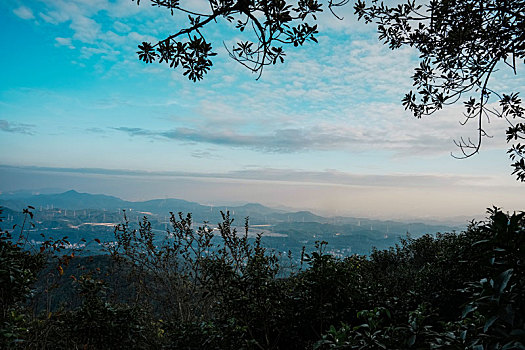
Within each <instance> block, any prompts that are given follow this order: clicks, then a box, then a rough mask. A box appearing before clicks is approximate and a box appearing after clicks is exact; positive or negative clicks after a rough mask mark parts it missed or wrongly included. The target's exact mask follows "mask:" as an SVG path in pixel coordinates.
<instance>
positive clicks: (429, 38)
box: [137, 0, 525, 182]
mask: <svg viewBox="0 0 525 350" xmlns="http://www.w3.org/2000/svg"><path fill="white" fill-rule="evenodd" d="M139 2H140V0H137V3H139ZM150 3H151V5H153V6H158V7H161V8H165V9H168V10H169V11H170V13H171V14H172V15H173V14H174V12H183V13H187V14H188V19H189V23H188V25H187V26H186V27H185V28H182V29H181V30H179V31H178V32H177V33H174V34H172V35H170V36H168V37H167V38H165V39H163V40H161V41H159V42H157V43H148V42H143V43H142V44H141V45H139V51H138V52H137V53H138V55H139V58H140V59H141V60H143V61H144V62H146V63H151V62H153V61H156V60H158V61H159V62H160V63H166V64H168V65H169V66H170V67H172V68H177V67H179V66H181V67H182V70H183V74H184V75H185V76H187V77H188V78H189V79H190V80H192V81H197V80H201V79H203V77H204V75H205V74H206V73H207V72H208V71H209V70H210V68H211V67H212V61H211V58H212V57H213V56H215V55H216V53H215V52H213V51H212V45H211V43H209V42H207V41H206V38H205V36H204V35H203V34H202V32H201V29H202V28H203V27H204V26H206V25H208V24H209V23H212V22H215V21H217V20H218V19H220V18H222V19H225V20H226V21H228V22H232V23H236V28H237V29H238V30H239V31H240V32H244V33H245V34H246V32H251V36H248V37H251V38H252V39H253V40H246V41H244V40H241V41H239V42H237V43H236V44H235V45H234V46H233V47H231V48H227V50H228V52H229V54H230V56H231V57H232V58H233V59H235V60H236V61H238V62H239V63H241V64H242V65H243V66H245V67H247V68H248V69H250V70H251V71H253V72H255V73H258V76H259V77H260V75H261V74H262V71H263V68H264V67H265V66H267V65H271V64H276V63H278V62H281V63H282V62H284V57H285V52H284V50H283V46H285V45H293V46H300V45H303V44H304V43H305V42H306V41H314V42H317V39H316V38H315V35H316V34H317V33H318V31H317V25H316V24H315V22H316V21H317V17H316V14H317V13H319V12H322V11H323V5H324V6H325V7H327V8H328V9H329V10H330V11H332V13H333V14H334V16H335V17H336V18H339V17H338V16H337V14H336V13H334V11H333V10H334V8H335V7H339V6H344V5H346V4H348V3H349V0H339V1H336V2H334V1H333V0H328V1H323V0H319V1H318V0H295V1H290V0H238V1H233V0H209V8H210V10H209V11H208V12H207V13H200V12H196V11H193V10H191V9H189V8H187V7H184V6H185V4H181V3H180V1H179V0H150ZM354 9H355V13H356V15H357V16H358V18H359V19H361V20H364V21H365V22H367V23H374V24H376V25H377V28H378V32H379V39H380V40H381V41H383V42H384V43H385V44H387V45H388V46H389V47H390V48H391V49H393V50H394V49H398V48H400V47H402V46H406V45H408V46H411V47H414V48H416V49H417V50H418V51H419V52H420V64H419V67H417V68H416V69H415V71H414V75H413V76H412V79H413V81H414V88H415V90H414V91H410V92H409V93H407V94H406V95H405V97H404V98H403V101H402V103H403V105H404V106H405V108H406V109H408V110H410V111H411V112H412V113H413V115H414V116H415V117H417V118H421V117H423V116H427V115H431V114H433V113H435V112H436V111H438V110H441V109H442V108H443V107H444V106H446V105H452V104H455V103H457V102H458V101H460V100H463V103H464V107H465V111H464V113H463V115H464V119H463V121H462V124H466V123H467V122H469V121H473V122H475V125H476V131H477V137H476V138H475V139H471V138H467V139H465V138H461V139H460V140H458V141H456V145H457V146H458V147H459V149H460V151H461V153H460V155H459V156H456V157H457V158H467V157H470V156H472V155H474V154H476V153H478V152H479V150H480V147H481V143H482V140H483V138H485V137H490V136H489V135H488V134H487V132H486V131H485V127H484V123H486V122H488V121H489V119H490V118H491V117H497V118H504V119H505V120H506V121H507V122H508V129H507V131H506V135H507V142H508V143H509V149H508V154H509V157H510V159H511V160H512V161H513V164H512V167H513V172H512V174H513V175H516V177H517V180H519V181H523V182H525V144H523V143H522V142H523V140H524V139H525V123H524V122H523V119H524V118H525V116H524V108H523V107H522V105H521V99H520V98H519V93H518V92H513V93H509V94H505V93H502V92H498V91H495V90H494V89H493V88H492V87H491V85H490V82H491V81H490V79H491V77H492V75H493V73H494V72H495V71H496V70H497V69H499V67H503V68H508V69H510V70H511V71H512V72H513V73H514V74H517V71H518V68H519V67H520V65H521V64H522V63H525V2H523V1H522V0H443V1H438V0H432V1H430V2H429V3H427V4H424V5H422V4H416V1H415V0H407V2H406V3H400V4H397V5H394V6H388V5H385V4H384V3H383V2H379V1H378V0H371V1H366V0H357V2H356V3H354ZM505 66H506V67H505ZM494 99H497V100H498V101H499V106H497V107H495V106H494V104H493V103H492V102H494Z"/></svg>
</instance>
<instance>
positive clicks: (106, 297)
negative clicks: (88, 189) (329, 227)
mask: <svg viewBox="0 0 525 350" xmlns="http://www.w3.org/2000/svg"><path fill="white" fill-rule="evenodd" d="M30 214H31V212H30V210H28V211H27V212H26V215H28V216H29V215H30ZM219 228H220V230H219V232H220V233H219V235H218V236H219V238H220V240H217V239H216V238H217V237H216V238H215V239H214V237H213V236H214V232H213V231H212V230H209V228H208V227H207V226H206V225H204V226H203V227H199V228H194V227H193V224H192V219H191V215H188V216H183V215H182V214H179V215H172V217H171V228H170V230H169V234H168V235H167V237H166V239H165V240H164V241H163V243H162V244H153V242H157V240H156V239H155V237H154V233H153V231H152V230H151V226H150V224H149V222H148V220H147V219H146V218H144V220H143V221H142V222H141V224H140V228H139V229H138V230H132V229H130V226H129V223H127V222H124V224H122V225H120V226H118V227H117V228H116V230H115V238H116V239H115V243H114V244H104V243H101V244H102V245H103V246H104V247H105V248H104V249H105V251H106V255H104V256H99V257H77V256H76V255H75V252H74V251H71V249H72V248H71V245H69V242H67V238H63V239H60V240H52V239H49V240H46V241H45V243H44V244H43V245H42V246H41V247H31V246H27V241H26V240H25V239H24V238H25V237H24V233H23V230H22V229H21V227H16V228H15V229H14V230H13V231H11V232H7V231H2V233H1V235H0V238H1V239H0V302H1V305H0V306H1V309H2V311H1V314H0V317H1V318H0V342H1V344H0V347H3V348H27V349H37V348H38V349H62V348H63V349H78V348H81V349H120V348H122V349H124V348H125V349H130V348H137V349H143V348H144V349H158V348H176V349H179V348H180V349H329V348H334V349H428V348H435V349H517V348H518V349H519V348H524V344H525V328H524V317H525V295H524V293H525V285H524V284H525V276H524V269H523V264H524V260H525V213H514V214H505V213H503V212H502V211H500V210H498V209H496V208H494V209H491V210H489V218H488V219H487V220H486V221H485V222H479V223H474V222H473V223H472V224H471V225H470V226H469V228H468V229H467V230H466V231H465V232H461V233H446V234H438V235H435V236H431V235H425V236H423V237H420V238H417V239H413V238H410V237H407V238H406V239H404V240H401V242H400V243H399V244H398V245H397V246H396V247H394V248H391V249H388V250H375V251H373V253H372V254H371V255H370V256H368V257H365V256H357V255H354V256H349V257H346V258H337V257H334V256H332V255H329V254H327V253H326V245H327V243H326V242H318V244H317V249H316V250H315V251H313V252H305V253H304V254H303V255H302V256H301V260H300V263H297V264H295V263H294V261H295V260H294V259H291V258H289V257H286V256H279V255H278V254H276V253H274V252H272V251H270V250H268V249H265V248H264V247H263V246H262V244H261V239H260V237H259V238H258V239H256V240H255V241H254V242H251V241H250V240H249V239H248V235H247V233H248V224H247V223H246V230H245V232H242V233H240V232H236V231H235V229H234V228H233V227H232V219H231V218H230V217H229V215H228V214H224V216H223V221H222V223H221V224H220V225H219ZM97 244H98V242H97ZM35 281H37V282H36V284H35ZM65 287H70V288H69V291H70V292H69V294H68V292H66V291H65V289H64V288H65ZM35 291H36V292H35ZM57 298H60V299H58V302H57Z"/></svg>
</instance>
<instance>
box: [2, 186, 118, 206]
mask: <svg viewBox="0 0 525 350" xmlns="http://www.w3.org/2000/svg"><path fill="white" fill-rule="evenodd" d="M5 197H7V198H6V199H4V198H5ZM126 203H127V202H126V201H123V200H122V199H120V198H117V197H113V196H107V195H103V194H89V193H79V192H77V191H75V190H70V191H67V192H63V193H54V194H37V195H27V194H26V193H24V192H21V193H20V195H18V196H17V195H16V194H10V195H8V196H4V194H1V195H0V206H5V207H8V208H11V209H16V210H21V209H22V208H25V207H27V206H28V205H31V206H33V207H35V208H39V207H43V208H46V209H49V208H52V207H53V208H60V209H72V210H73V209H102V208H106V209H118V208H124V207H125V206H126Z"/></svg>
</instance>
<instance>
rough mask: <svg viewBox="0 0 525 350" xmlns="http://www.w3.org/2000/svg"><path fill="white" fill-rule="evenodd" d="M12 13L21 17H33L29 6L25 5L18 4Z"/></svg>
mask: <svg viewBox="0 0 525 350" xmlns="http://www.w3.org/2000/svg"><path fill="white" fill-rule="evenodd" d="M13 13H14V14H15V15H17V16H18V17H20V18H22V19H33V18H35V16H34V15H33V11H32V10H31V9H30V8H29V7H26V6H20V7H18V8H16V9H14V10H13Z"/></svg>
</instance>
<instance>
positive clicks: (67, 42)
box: [55, 37, 75, 49]
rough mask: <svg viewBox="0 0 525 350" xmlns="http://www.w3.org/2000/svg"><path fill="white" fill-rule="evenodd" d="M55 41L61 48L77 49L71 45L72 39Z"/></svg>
mask: <svg viewBox="0 0 525 350" xmlns="http://www.w3.org/2000/svg"><path fill="white" fill-rule="evenodd" d="M55 41H56V42H57V45H59V46H67V47H69V48H70V49H74V48H75V47H74V46H73V44H71V38H60V37H58V38H55Z"/></svg>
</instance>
